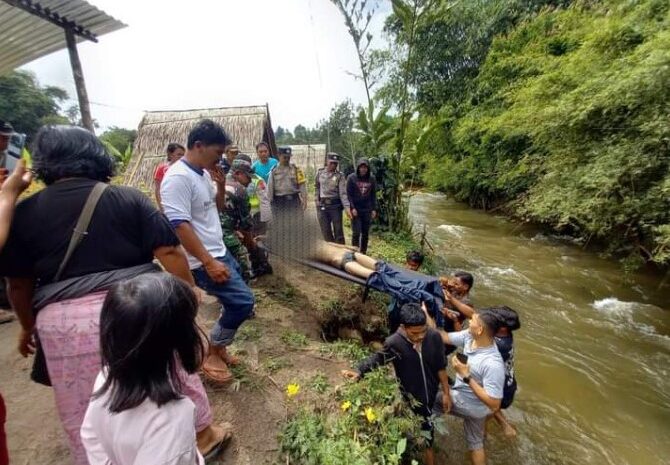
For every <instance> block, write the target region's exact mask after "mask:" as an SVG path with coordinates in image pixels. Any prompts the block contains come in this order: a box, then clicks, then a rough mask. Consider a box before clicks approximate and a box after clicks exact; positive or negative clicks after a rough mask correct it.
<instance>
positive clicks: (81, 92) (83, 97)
mask: <svg viewBox="0 0 670 465" xmlns="http://www.w3.org/2000/svg"><path fill="white" fill-rule="evenodd" d="M64 29H65V41H66V43H67V51H68V53H69V54H70V65H71V66H72V75H73V76H74V85H75V87H76V88H77V99H78V100H79V113H81V124H82V125H83V126H84V127H85V128H86V129H88V130H89V131H91V132H92V133H95V128H94V127H93V118H92V117H91V105H90V103H89V101H88V93H87V92H86V82H85V81H84V70H83V69H82V67H81V61H80V60H79V52H78V51H77V39H76V38H75V35H74V31H73V30H72V27H70V26H68V27H65V28H64Z"/></svg>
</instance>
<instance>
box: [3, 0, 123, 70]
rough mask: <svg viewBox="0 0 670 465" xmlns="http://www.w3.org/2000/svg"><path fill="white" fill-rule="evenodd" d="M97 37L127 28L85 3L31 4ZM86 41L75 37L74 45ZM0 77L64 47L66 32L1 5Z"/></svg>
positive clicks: (36, 0)
mask: <svg viewBox="0 0 670 465" xmlns="http://www.w3.org/2000/svg"><path fill="white" fill-rule="evenodd" d="M32 3H33V4H37V3H39V4H40V5H41V6H42V7H43V8H48V9H49V10H50V11H51V12H54V13H58V14H59V15H60V16H61V17H65V18H67V20H68V21H72V22H74V23H76V24H77V25H79V26H82V27H83V28H85V29H88V30H89V31H90V32H91V33H93V34H95V35H96V36H101V35H103V34H107V33H109V32H113V31H116V30H118V29H121V28H124V27H126V25H125V24H123V23H122V22H121V21H118V20H116V19H114V18H112V17H111V16H109V15H108V14H107V13H105V12H104V11H101V10H99V9H97V8H96V7H94V6H93V5H91V4H89V3H87V2H85V1H84V0H34V1H32ZM83 40H85V39H83V38H82V37H79V36H77V41H78V42H81V41H83ZM0 44H2V45H1V46H0V74H5V73H7V72H9V71H11V70H13V69H15V68H18V67H19V66H21V65H24V64H26V63H29V62H31V61H33V60H35V59H37V58H40V57H42V56H44V55H48V54H49V53H52V52H55V51H57V50H61V49H63V48H65V47H66V44H65V31H64V30H63V29H62V28H60V27H58V26H56V25H55V24H52V23H50V22H49V21H47V20H45V19H42V18H40V17H38V16H35V15H33V14H30V13H28V12H27V11H24V10H22V9H20V8H17V7H15V6H12V5H10V4H9V3H7V2H6V1H0Z"/></svg>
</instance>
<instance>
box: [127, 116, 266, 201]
mask: <svg viewBox="0 0 670 465" xmlns="http://www.w3.org/2000/svg"><path fill="white" fill-rule="evenodd" d="M205 118H209V119H211V120H213V121H215V122H217V123H219V124H220V125H221V126H223V127H224V129H225V130H226V132H227V133H228V134H229V135H230V137H231V138H232V139H233V143H236V144H237V145H238V146H239V147H240V151H241V152H244V153H247V154H249V155H252V156H253V155H255V153H256V151H255V147H256V144H257V143H258V142H261V141H263V142H267V143H268V144H269V145H270V148H271V150H272V153H276V148H277V147H276V144H275V136H274V132H273V130H272V123H271V121H270V110H269V108H268V106H267V105H262V106H252V107H230V108H210V109H205V110H185V111H150V112H147V113H146V114H145V115H144V118H142V122H141V123H140V126H139V128H138V130H137V139H136V140H135V146H134V147H133V157H132V159H131V161H130V163H129V165H128V169H127V171H126V179H125V181H126V184H128V185H130V186H133V187H137V188H139V189H143V190H147V189H150V188H151V186H152V185H153V174H154V171H155V169H156V166H158V164H159V163H161V162H162V161H164V160H165V155H166V153H165V149H166V147H167V145H168V144H169V143H171V142H177V143H179V144H182V145H184V146H186V139H187V137H188V133H189V131H190V130H191V128H192V127H193V126H194V125H195V124H196V123H197V122H198V121H200V120H201V119H205Z"/></svg>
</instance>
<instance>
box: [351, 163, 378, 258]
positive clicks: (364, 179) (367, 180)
mask: <svg viewBox="0 0 670 465" xmlns="http://www.w3.org/2000/svg"><path fill="white" fill-rule="evenodd" d="M347 197H349V203H351V215H352V217H353V219H352V220H351V228H352V230H353V236H352V239H351V245H353V246H354V247H358V250H359V251H360V252H361V253H366V252H367V250H368V233H369V231H370V225H371V224H372V220H374V219H375V218H376V217H377V183H376V182H375V178H373V177H372V176H371V175H370V165H369V163H368V160H367V159H366V158H361V159H360V160H358V163H357V164H356V172H355V173H351V174H350V175H349V177H348V178H347Z"/></svg>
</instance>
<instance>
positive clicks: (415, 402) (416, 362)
mask: <svg viewBox="0 0 670 465" xmlns="http://www.w3.org/2000/svg"><path fill="white" fill-rule="evenodd" d="M400 323H401V325H400V327H399V328H398V330H397V331H396V332H395V333H393V334H392V335H391V336H389V337H388V338H387V339H386V341H384V348H383V349H382V350H381V351H379V352H377V353H376V354H374V355H371V356H370V357H368V358H367V359H365V360H363V361H362V362H361V363H360V364H359V366H358V370H357V371H351V370H344V371H343V372H342V375H343V376H344V377H346V378H348V379H353V380H358V379H360V378H362V377H363V376H365V374H366V373H369V372H370V371H372V370H374V369H375V368H377V367H380V366H382V365H386V364H387V363H393V369H394V371H395V375H396V378H397V379H398V382H399V383H400V387H401V390H402V394H403V397H404V398H405V400H407V401H408V402H409V403H410V405H411V408H412V411H414V413H416V414H417V415H420V416H422V417H423V418H424V422H423V424H422V425H421V429H422V430H423V431H425V432H426V433H427V434H428V437H429V439H428V447H427V448H426V452H425V456H424V458H425V463H426V465H433V464H434V463H435V455H434V453H433V447H432V445H433V434H434V431H433V423H432V420H431V416H432V415H433V411H434V408H435V407H434V406H433V405H434V404H435V405H436V404H437V403H438V402H439V403H440V407H439V409H440V411H442V412H448V411H449V410H450V408H451V397H450V395H449V383H448V376H447V369H446V368H447V367H446V363H445V359H444V348H443V344H442V341H441V339H440V335H439V333H438V332H437V331H435V330H434V329H430V328H428V326H427V317H426V314H424V312H423V311H422V310H421V306H420V305H419V304H417V303H409V304H405V305H403V306H402V308H401V309H400ZM440 386H441V387H442V390H441V391H440ZM438 392H440V395H439V396H438Z"/></svg>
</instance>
